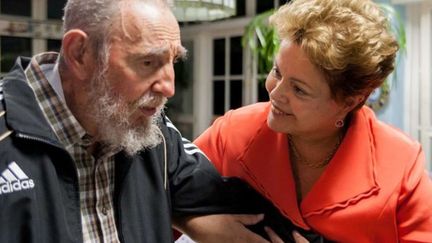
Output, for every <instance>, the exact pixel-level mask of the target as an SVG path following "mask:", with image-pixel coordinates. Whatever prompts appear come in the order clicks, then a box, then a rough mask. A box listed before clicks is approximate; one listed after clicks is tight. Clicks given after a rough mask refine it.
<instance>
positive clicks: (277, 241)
mask: <svg viewBox="0 0 432 243" xmlns="http://www.w3.org/2000/svg"><path fill="white" fill-rule="evenodd" d="M264 230H265V231H266V232H267V235H268V236H269V237H270V240H271V242H272V243H284V242H283V240H282V239H281V238H280V237H279V236H278V235H277V234H276V233H275V232H274V231H273V230H272V229H271V228H270V227H264ZM292 235H293V237H294V240H295V242H296V243H309V241H308V240H306V238H304V237H303V236H302V235H301V234H300V233H299V232H297V231H295V230H294V231H293V233H292Z"/></svg>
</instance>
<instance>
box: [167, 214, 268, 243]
mask: <svg viewBox="0 0 432 243" xmlns="http://www.w3.org/2000/svg"><path fill="white" fill-rule="evenodd" d="M263 217H264V216H263V215H262V214H257V215H252V214H238V215H235V214H213V215H206V216H193V217H187V218H184V219H181V220H175V221H174V227H175V228H176V229H178V230H179V231H181V232H183V233H185V234H187V235H188V236H189V237H190V238H191V239H193V240H194V241H196V242H204V243H213V242H214V243H220V242H223V243H237V242H248V243H255V242H256V243H269V241H267V240H265V239H264V238H262V237H261V236H259V235H257V234H255V233H253V232H252V231H250V230H249V229H248V228H246V226H247V225H254V224H256V223H258V222H260V221H261V220H262V219H263Z"/></svg>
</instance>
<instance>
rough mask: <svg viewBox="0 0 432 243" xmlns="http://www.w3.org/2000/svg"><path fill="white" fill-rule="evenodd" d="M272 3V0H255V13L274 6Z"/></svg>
mask: <svg viewBox="0 0 432 243" xmlns="http://www.w3.org/2000/svg"><path fill="white" fill-rule="evenodd" d="M273 4H274V1H273V0H256V13H257V14H259V13H262V12H265V11H266V10H269V9H272V8H274V5H273Z"/></svg>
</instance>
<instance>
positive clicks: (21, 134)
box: [15, 132, 64, 150]
mask: <svg viewBox="0 0 432 243" xmlns="http://www.w3.org/2000/svg"><path fill="white" fill-rule="evenodd" d="M15 135H16V136H17V137H19V138H23V139H27V140H33V141H36V142H41V143H45V144H48V145H51V146H54V147H56V148H59V149H62V150H64V148H62V147H60V146H59V145H57V144H55V143H53V142H51V141H49V140H46V139H43V138H40V137H35V136H31V135H27V134H23V133H19V132H17V133H15Z"/></svg>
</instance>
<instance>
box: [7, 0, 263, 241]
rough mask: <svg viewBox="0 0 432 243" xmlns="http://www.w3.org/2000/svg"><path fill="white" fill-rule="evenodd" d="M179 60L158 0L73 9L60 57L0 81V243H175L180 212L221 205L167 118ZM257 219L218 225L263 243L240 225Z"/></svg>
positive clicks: (91, 3) (32, 63) (80, 4)
mask: <svg viewBox="0 0 432 243" xmlns="http://www.w3.org/2000/svg"><path fill="white" fill-rule="evenodd" d="M184 54H185V50H184V48H183V47H182V46H181V42H180V35H179V27H178V24H177V21H176V19H175V18H174V16H173V15H172V13H171V12H170V10H169V8H168V6H167V5H166V3H165V2H164V1H162V0H141V1H140V0H69V1H68V2H67V5H66V7H65V16H64V36H63V42H62V48H61V53H60V54H57V53H42V54H39V55H36V56H34V57H33V58H32V59H28V58H18V59H17V61H16V64H15V66H14V67H13V69H12V70H11V72H10V73H9V74H8V75H6V76H5V77H4V79H3V80H2V81H0V242H44V243H46V242H62V243H63V242H83V241H84V242H134V243H135V242H172V241H173V237H172V233H171V226H172V217H173V216H174V218H176V216H187V215H190V214H191V213H199V212H212V211H214V210H213V209H214V208H217V207H218V206H220V205H223V203H225V202H224V201H223V200H224V197H223V195H224V194H225V193H223V186H221V185H222V179H221V178H220V176H219V175H218V174H217V172H216V171H215V169H214V168H213V167H212V166H211V164H210V163H209V162H208V160H207V159H206V157H205V156H204V155H203V154H201V153H200V152H199V150H198V149H197V148H196V147H194V146H193V145H192V144H190V143H189V141H187V140H185V139H182V137H181V135H180V134H179V133H178V131H177V130H176V128H175V127H174V125H173V124H172V123H171V122H170V121H169V120H168V118H166V117H165V116H164V115H163V112H162V109H163V107H164V104H165V102H166V100H167V98H169V97H171V96H173V95H174V70H173V63H174V62H175V61H176V60H177V59H178V58H181V57H182V56H184ZM185 144H187V145H188V146H185ZM226 217H228V220H225V218H226ZM216 218H218V217H217V216H216ZM261 218H262V216H259V215H250V216H247V215H243V216H238V217H234V216H232V217H231V216H225V217H224V216H221V217H219V218H218V219H219V220H220V222H224V224H225V225H227V226H228V228H229V229H230V230H232V231H233V232H234V231H235V232H237V233H236V234H237V236H240V238H237V239H241V240H242V241H243V242H252V241H256V242H264V239H263V238H261V237H258V236H257V235H254V234H252V233H249V232H248V231H246V230H245V228H244V227H243V225H242V224H241V223H250V224H254V223H256V222H258V221H259V220H260V219H261ZM212 219H213V218H212ZM233 219H235V220H233ZM182 222H183V224H184V225H185V226H184V227H186V228H187V225H186V224H185V223H184V222H187V220H186V221H182ZM226 222H231V224H226ZM229 225H232V226H233V227H229ZM184 227H182V228H184ZM213 230H214V229H213ZM208 236H211V234H210V235H206V237H208ZM222 239H223V238H219V240H222ZM216 241H217V240H216Z"/></svg>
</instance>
